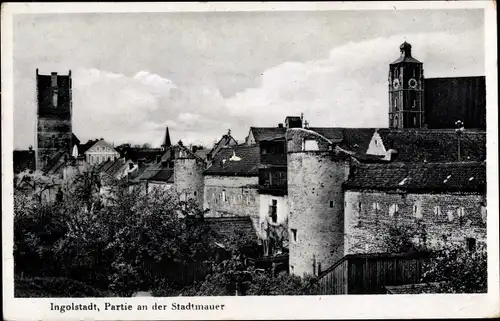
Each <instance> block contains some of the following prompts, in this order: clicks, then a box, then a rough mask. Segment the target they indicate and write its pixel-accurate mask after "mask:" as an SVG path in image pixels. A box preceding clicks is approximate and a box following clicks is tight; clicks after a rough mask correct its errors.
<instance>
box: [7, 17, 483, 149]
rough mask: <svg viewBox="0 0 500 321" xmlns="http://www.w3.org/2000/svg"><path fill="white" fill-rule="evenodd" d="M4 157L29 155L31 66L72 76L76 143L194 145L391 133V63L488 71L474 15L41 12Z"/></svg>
mask: <svg viewBox="0 0 500 321" xmlns="http://www.w3.org/2000/svg"><path fill="white" fill-rule="evenodd" d="M13 35H14V52H13V59H14V60H13V62H14V147H15V148H16V149H27V148H28V146H30V145H34V139H35V124H36V97H35V94H36V83H35V80H36V78H35V74H36V68H39V72H40V73H41V74H50V72H52V71H56V72H58V73H61V74H67V73H68V71H69V70H70V69H71V71H72V75H73V132H74V133H75V134H76V136H77V137H78V138H79V139H80V140H81V141H82V142H85V141H87V140H88V139H94V138H104V139H105V140H107V141H109V142H112V143H114V144H116V145H117V144H121V143H126V142H128V143H132V144H144V143H149V144H151V145H153V146H156V147H158V146H160V144H161V143H162V140H163V137H164V132H165V127H167V126H168V128H169V131H170V136H171V139H172V141H173V142H177V141H179V140H182V141H183V142H184V143H185V144H189V143H193V144H203V145H205V146H208V147H211V145H212V144H213V143H214V141H216V140H218V139H220V137H221V136H222V135H223V134H225V133H226V132H227V130H228V129H231V133H232V135H233V136H234V137H235V138H236V139H237V140H238V141H240V142H242V141H244V139H245V137H246V136H247V134H248V131H249V128H250V126H257V127H259V126H260V127H266V126H277V124H278V123H281V122H283V121H284V119H285V117H286V116H300V114H301V113H304V118H305V119H306V120H307V121H308V122H309V124H310V126H314V127H320V126H336V127H387V123H388V121H387V119H388V117H387V112H388V93H387V90H388V83H387V78H388V65H389V63H391V62H392V61H394V60H395V59H397V58H398V56H399V45H400V44H401V43H402V42H404V41H408V42H409V43H411V44H412V46H413V49H412V53H413V56H414V57H415V58H417V59H418V60H420V61H422V62H423V63H424V74H425V77H427V78H432V77H457V76H479V75H484V74H485V66H484V65H485V62H484V56H485V48H484V13H483V11H482V10H477V9H476V10H462V9H460V10H407V11H400V10H398V11H396V10H393V11H382V10H377V11H367V10H365V11H318V12H198V13H108V14H95V13H91V14H37V15H26V14H23V15H16V16H15V17H14V30H13Z"/></svg>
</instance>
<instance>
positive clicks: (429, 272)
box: [422, 245, 488, 293]
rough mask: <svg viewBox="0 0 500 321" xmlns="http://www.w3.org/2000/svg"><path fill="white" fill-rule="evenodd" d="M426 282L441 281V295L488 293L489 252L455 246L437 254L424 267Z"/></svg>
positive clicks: (482, 247) (436, 290)
mask: <svg viewBox="0 0 500 321" xmlns="http://www.w3.org/2000/svg"><path fill="white" fill-rule="evenodd" d="M423 269H424V271H425V272H424V274H423V276H422V282H439V284H438V285H437V288H436V289H435V290H434V292H438V293H485V292H487V286H488V284H487V283H488V275H487V274H488V271H487V251H486V247H485V246H484V245H482V246H480V247H479V248H478V249H476V250H474V251H469V250H468V249H466V248H465V247H463V246H459V245H451V246H448V247H446V248H444V249H441V250H439V251H435V252H434V253H433V255H432V257H431V259H430V260H429V261H427V262H426V263H425V264H424V267H423Z"/></svg>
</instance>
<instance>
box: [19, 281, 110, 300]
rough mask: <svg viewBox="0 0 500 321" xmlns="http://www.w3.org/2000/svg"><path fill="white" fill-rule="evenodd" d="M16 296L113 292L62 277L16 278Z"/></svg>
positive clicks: (40, 296) (96, 294)
mask: <svg viewBox="0 0 500 321" xmlns="http://www.w3.org/2000/svg"><path fill="white" fill-rule="evenodd" d="M15 284H16V287H15V289H14V296H15V297H16V298H47V297H73V298H78V297H80V298H83V297H87V298H88V297H109V296H112V294H111V293H108V292H104V291H101V290H98V289H96V288H94V287H91V286H89V285H87V284H84V283H81V282H78V281H74V280H70V279H66V278H60V277H34V278H16V279H15Z"/></svg>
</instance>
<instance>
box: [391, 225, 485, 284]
mask: <svg viewBox="0 0 500 321" xmlns="http://www.w3.org/2000/svg"><path fill="white" fill-rule="evenodd" d="M443 239H444V240H449V239H450V238H449V237H443ZM444 240H443V241H441V242H440V243H439V244H433V245H432V246H431V245H430V244H429V242H428V239H427V233H426V228H425V226H424V225H422V224H416V225H409V224H395V225H392V226H389V227H388V233H387V235H386V239H385V242H386V250H387V252H393V253H406V252H415V251H418V252H428V253H430V257H429V259H428V260H426V261H425V262H424V265H423V273H422V278H421V280H420V282H422V283H430V282H432V283H436V287H435V288H433V291H434V292H436V293H484V292H487V280H488V278H487V272H488V271H487V251H486V245H485V244H480V245H479V246H478V247H477V248H475V249H467V248H466V245H465V244H457V243H453V242H452V241H444Z"/></svg>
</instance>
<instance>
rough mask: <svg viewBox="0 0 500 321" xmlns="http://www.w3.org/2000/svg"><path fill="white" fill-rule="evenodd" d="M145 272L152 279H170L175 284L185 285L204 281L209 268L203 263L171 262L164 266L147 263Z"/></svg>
mask: <svg viewBox="0 0 500 321" xmlns="http://www.w3.org/2000/svg"><path fill="white" fill-rule="evenodd" d="M145 267H146V268H145V270H144V273H145V275H146V276H148V277H149V278H150V279H151V280H158V279H163V280H168V282H170V283H171V284H173V285H176V286H178V287H184V286H188V285H191V284H193V283H194V282H195V281H202V280H203V279H204V278H205V276H206V274H207V273H208V269H207V267H206V266H204V265H203V264H199V263H191V264H180V263H179V264H169V265H164V266H153V265H151V266H150V265H147V264H145Z"/></svg>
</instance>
